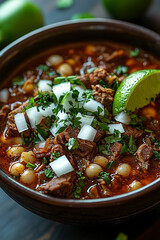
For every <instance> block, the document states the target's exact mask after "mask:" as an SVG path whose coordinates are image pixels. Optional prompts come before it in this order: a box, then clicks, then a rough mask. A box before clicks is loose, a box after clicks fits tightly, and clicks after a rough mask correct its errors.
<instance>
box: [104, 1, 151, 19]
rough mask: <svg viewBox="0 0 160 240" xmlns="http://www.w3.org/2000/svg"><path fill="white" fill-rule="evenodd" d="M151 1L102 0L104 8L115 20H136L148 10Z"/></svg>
mask: <svg viewBox="0 0 160 240" xmlns="http://www.w3.org/2000/svg"><path fill="white" fill-rule="evenodd" d="M151 2H152V0H102V3H103V5H104V7H105V8H106V9H107V11H108V12H109V13H110V14H111V15H112V16H113V17H115V18H118V19H125V20H131V19H137V18H139V17H141V16H142V15H143V14H144V13H145V11H146V10H147V9H148V7H149V5H150V4H151Z"/></svg>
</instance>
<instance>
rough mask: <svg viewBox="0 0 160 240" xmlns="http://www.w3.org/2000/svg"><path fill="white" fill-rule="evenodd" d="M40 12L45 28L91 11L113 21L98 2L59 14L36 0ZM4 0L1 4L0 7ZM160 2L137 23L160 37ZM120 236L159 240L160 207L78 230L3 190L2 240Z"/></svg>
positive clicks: (83, 1)
mask: <svg viewBox="0 0 160 240" xmlns="http://www.w3.org/2000/svg"><path fill="white" fill-rule="evenodd" d="M34 1H35V2H36V3H37V4H38V5H39V6H40V7H41V8H42V11H43V13H44V17H45V24H50V23H54V22H58V21H62V20H68V19H71V16H72V15H73V14H74V13H79V12H84V11H89V12H91V13H92V14H93V15H94V16H95V17H104V18H111V17H110V16H109V14H107V13H106V12H105V10H104V9H103V7H102V5H101V4H100V1H98V0H75V3H74V5H73V7H71V8H68V9H65V10H58V9H56V7H55V0H34ZM1 2H3V0H0V3H1ZM159 12H160V1H159V0H155V1H154V3H153V5H152V6H151V8H150V9H149V11H148V12H147V14H146V15H145V16H144V17H143V19H142V20H141V21H139V22H138V23H139V24H141V25H143V26H146V27H148V28H151V29H153V30H155V31H157V32H159V33H160V24H159V23H160V13H159ZM119 232H124V233H126V234H127V235H128V236H129V240H132V239H133V240H134V239H137V240H159V239H160V207H158V208H156V209H154V210H153V211H151V212H150V213H147V214H145V215H144V216H140V217H137V218H136V219H133V220H132V221H129V222H127V223H123V224H119V225H115V226H101V227H96V228H95V227H87V226H86V227H85V228H84V227H75V226H69V225H64V224H60V223H55V222H51V221H48V220H46V219H43V218H41V217H39V216H36V215H35V214H32V213H31V212H29V211H28V210H25V209H24V208H23V207H21V206H20V205H18V204H17V203H16V202H14V201H13V200H12V199H11V198H9V197H8V196H7V195H6V194H5V193H4V192H3V191H2V190H0V240H75V239H76V240H102V239H106V240H112V239H115V237H116V235H117V234H118V233H119Z"/></svg>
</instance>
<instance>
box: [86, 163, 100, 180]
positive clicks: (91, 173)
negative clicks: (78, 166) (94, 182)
mask: <svg viewBox="0 0 160 240" xmlns="http://www.w3.org/2000/svg"><path fill="white" fill-rule="evenodd" d="M100 172H102V168H101V166H99V165H98V164H95V163H92V164H90V165H89V167H87V168H86V175H87V177H88V178H91V179H92V178H95V177H98V175H99V173H100Z"/></svg>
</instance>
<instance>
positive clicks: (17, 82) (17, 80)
mask: <svg viewBox="0 0 160 240" xmlns="http://www.w3.org/2000/svg"><path fill="white" fill-rule="evenodd" d="M12 83H13V85H15V86H23V84H24V78H21V77H19V76H17V77H15V78H13V80H12Z"/></svg>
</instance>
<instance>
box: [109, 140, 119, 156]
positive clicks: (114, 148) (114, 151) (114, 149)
mask: <svg viewBox="0 0 160 240" xmlns="http://www.w3.org/2000/svg"><path fill="white" fill-rule="evenodd" d="M121 149H122V144H121V143H119V142H115V143H113V144H112V146H111V148H110V151H111V156H112V160H113V159H114V160H115V159H117V158H118V157H119V155H120V152H121Z"/></svg>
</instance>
